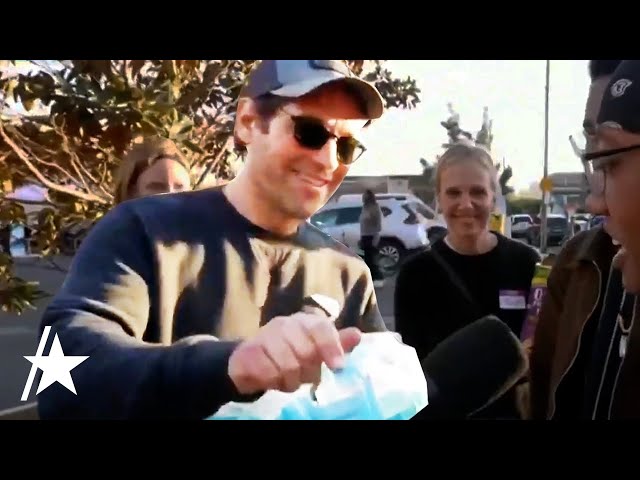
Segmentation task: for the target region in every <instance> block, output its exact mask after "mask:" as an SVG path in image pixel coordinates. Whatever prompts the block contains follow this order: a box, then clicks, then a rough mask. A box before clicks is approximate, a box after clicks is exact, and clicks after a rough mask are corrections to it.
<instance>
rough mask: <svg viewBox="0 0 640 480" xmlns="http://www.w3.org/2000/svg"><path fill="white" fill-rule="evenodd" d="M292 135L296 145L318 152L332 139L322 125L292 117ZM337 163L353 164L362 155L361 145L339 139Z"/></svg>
mask: <svg viewBox="0 0 640 480" xmlns="http://www.w3.org/2000/svg"><path fill="white" fill-rule="evenodd" d="M292 118H293V122H294V127H293V134H294V136H295V138H296V140H297V141H298V143H299V144H300V145H301V146H302V147H304V148H309V149H311V150H320V149H321V148H322V147H324V146H325V144H326V143H327V142H328V141H329V139H331V138H332V137H333V135H332V134H331V133H330V132H329V131H328V130H327V129H326V127H325V126H324V124H323V123H322V122H321V121H319V120H316V119H313V118H305V117H292ZM336 148H337V154H338V161H339V162H340V163H342V164H344V165H349V164H351V163H353V162H355V161H356V160H357V159H358V158H359V157H360V156H361V155H362V154H363V153H364V150H365V149H364V147H363V146H362V144H361V143H360V142H359V141H358V140H356V139H355V138H352V137H341V138H339V139H338V141H337V147H336Z"/></svg>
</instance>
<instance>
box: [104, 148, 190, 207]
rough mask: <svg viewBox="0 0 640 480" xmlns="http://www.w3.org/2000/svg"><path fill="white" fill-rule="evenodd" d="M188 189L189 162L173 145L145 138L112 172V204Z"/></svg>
mask: <svg viewBox="0 0 640 480" xmlns="http://www.w3.org/2000/svg"><path fill="white" fill-rule="evenodd" d="M190 189H191V176H190V169H189V163H188V161H187V159H186V158H185V156H184V155H183V154H182V152H180V150H179V149H178V147H177V146H176V144H175V143H173V142H172V141H171V140H169V139H166V138H162V137H148V138H145V139H144V140H143V141H142V143H136V144H134V145H133V146H132V147H131V149H130V150H129V152H128V153H127V155H126V156H125V157H124V158H123V159H122V162H121V163H120V165H119V167H118V170H117V171H116V173H115V187H114V203H115V204H116V205H117V204H119V203H122V202H124V201H126V200H130V199H132V198H139V197H145V196H147V195H157V194H160V193H172V192H182V191H185V190H190Z"/></svg>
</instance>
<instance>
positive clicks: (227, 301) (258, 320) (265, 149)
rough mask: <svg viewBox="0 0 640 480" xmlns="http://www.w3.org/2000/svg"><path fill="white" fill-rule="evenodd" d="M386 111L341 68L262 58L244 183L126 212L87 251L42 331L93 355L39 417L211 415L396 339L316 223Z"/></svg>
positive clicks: (348, 256) (245, 132) (242, 128)
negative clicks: (372, 341)
mask: <svg viewBox="0 0 640 480" xmlns="http://www.w3.org/2000/svg"><path fill="white" fill-rule="evenodd" d="M383 109H384V107H383V99H382V97H381V96H380V94H379V92H378V91H377V90H376V89H375V87H374V86H372V85H370V84H368V83H367V82H365V81H363V80H361V79H358V78H357V77H355V76H354V75H353V74H352V73H351V72H350V71H349V70H348V67H347V66H346V64H344V63H343V62H341V61H337V60H265V61H262V62H261V63H260V64H259V65H258V66H257V67H256V68H255V69H254V71H253V72H252V73H251V74H250V76H249V78H248V80H247V83H246V85H245V87H244V89H243V91H242V93H241V97H240V100H239V103H238V109H237V113H236V120H235V130H234V138H235V142H236V146H237V147H238V148H240V149H242V150H243V151H244V152H245V154H246V161H245V166H244V168H243V170H242V172H241V173H240V174H239V175H238V176H237V177H236V178H235V179H234V180H233V181H231V182H230V183H228V184H227V185H225V186H224V187H216V188H212V189H207V190H201V191H194V192H184V193H179V194H172V195H161V196H154V197H147V198H142V199H138V200H133V201H130V202H125V203H123V204H121V205H119V206H117V207H116V208H114V209H113V210H112V211H110V212H109V213H108V214H107V215H106V216H105V217H104V218H103V219H102V220H100V222H98V224H97V225H96V226H95V227H94V229H93V230H92V232H91V233H90V234H89V236H88V237H87V239H86V240H85V241H84V242H83V244H82V246H81V248H80V251H79V252H78V254H77V255H76V257H75V258H74V261H73V265H72V267H71V269H70V272H69V274H68V277H67V279H66V281H65V283H64V285H63V286H62V288H61V290H60V292H59V293H58V294H57V295H56V297H55V299H54V300H53V301H52V303H51V304H50V305H49V307H48V308H47V310H46V311H45V313H44V316H43V319H42V328H44V327H45V326H49V325H50V326H51V335H50V336H51V337H53V335H54V334H57V335H58V337H59V341H60V344H61V346H62V349H63V350H64V353H65V355H80V356H88V357H89V358H87V360H86V361H84V362H82V363H81V364H80V365H78V366H77V367H76V368H75V369H74V370H73V381H74V384H75V387H76V391H77V395H74V393H72V392H71V391H69V390H67V389H66V388H65V387H64V386H62V385H60V384H58V383H54V384H53V385H51V386H50V387H49V388H47V389H46V390H44V391H43V392H41V393H40V394H39V395H38V400H39V413H40V416H41V418H43V419H49V418H58V419H60V418H109V419H111V418H125V419H126V418H192V419H201V418H205V417H207V416H209V415H212V414H213V413H214V412H215V411H217V410H218V408H219V407H220V406H222V405H223V404H225V403H227V402H230V401H242V400H251V399H255V398H257V397H259V396H260V395H261V394H262V393H263V392H264V391H266V390H268V389H278V390H283V391H293V390H296V389H297V388H298V387H299V386H300V385H301V384H303V383H310V382H315V381H317V380H318V375H319V370H320V365H321V363H322V362H326V364H327V365H328V366H329V367H330V368H334V369H335V368H339V367H340V366H341V365H342V363H343V361H344V355H345V353H348V352H349V351H351V350H352V349H353V348H354V347H355V346H356V345H357V344H358V343H359V341H360V334H361V332H370V331H383V330H385V326H384V322H383V320H382V317H381V315H380V312H379V310H378V307H377V303H376V297H375V291H374V288H373V282H372V279H371V275H370V272H369V270H368V268H367V267H366V265H365V264H364V262H363V261H362V260H361V259H360V258H359V257H358V256H357V255H356V254H355V253H352V252H351V251H350V250H348V249H347V248H346V247H344V246H343V245H341V244H340V243H338V242H337V241H335V240H333V239H331V238H330V237H329V236H327V235H325V234H323V233H322V232H320V231H319V230H317V229H316V228H314V227H313V226H311V225H310V224H309V223H308V222H306V219H308V218H309V217H310V216H311V215H312V214H313V213H315V212H316V211H317V210H318V209H319V208H320V207H322V206H323V205H324V203H325V202H326V201H327V200H328V199H329V198H330V197H331V195H332V194H333V193H334V192H335V191H336V189H337V188H338V186H339V185H340V183H341V182H342V180H343V179H344V177H345V175H346V174H347V172H348V170H349V166H350V164H351V163H352V162H354V161H355V160H357V158H358V156H359V155H360V154H361V153H362V151H363V148H362V145H361V144H360V143H359V142H358V140H357V135H358V133H359V132H360V131H361V130H362V129H363V128H365V127H366V126H367V125H368V124H369V123H370V121H371V120H373V119H376V118H379V117H380V116H381V115H382V113H383ZM327 297H328V298H331V299H334V300H335V301H337V303H338V305H337V306H338V309H337V311H335V312H334V311H333V309H334V308H333V307H332V306H331V305H326V304H324V303H323V302H324V301H325V300H323V299H326V298H327ZM310 305H315V306H316V307H317V308H315V309H312V310H309V309H308V308H309V306H310Z"/></svg>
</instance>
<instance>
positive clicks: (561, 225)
mask: <svg viewBox="0 0 640 480" xmlns="http://www.w3.org/2000/svg"><path fill="white" fill-rule="evenodd" d="M540 223H541V220H540V219H539V218H537V219H536V221H535V222H534V224H533V225H531V226H530V227H529V229H528V230H527V237H526V239H527V242H528V243H529V244H530V245H533V246H540ZM571 234H572V233H571V222H570V221H569V219H568V218H567V217H565V216H564V215H560V214H557V213H550V214H548V215H547V246H550V247H552V246H560V245H562V244H563V243H564V242H565V240H567V238H569V237H570V236H571Z"/></svg>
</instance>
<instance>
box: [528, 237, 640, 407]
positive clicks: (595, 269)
mask: <svg viewBox="0 0 640 480" xmlns="http://www.w3.org/2000/svg"><path fill="white" fill-rule="evenodd" d="M614 252H615V250H614V248H613V246H612V244H611V238H610V237H609V236H608V235H607V234H606V233H605V232H604V231H603V230H602V229H601V228H595V229H592V230H589V231H586V232H581V233H579V234H578V235H576V236H575V237H573V238H572V239H571V240H569V242H567V244H566V245H565V247H564V248H563V249H562V251H561V252H560V254H559V255H558V257H557V259H556V261H555V263H554V266H553V270H552V271H551V274H550V276H549V280H548V291H547V295H546V296H545V298H544V300H543V304H542V309H541V311H540V317H539V320H538V326H537V328H536V333H535V337H534V342H533V348H532V351H531V358H530V393H529V395H530V418H532V419H549V418H552V417H553V415H554V413H555V409H556V392H557V390H558V387H559V385H560V383H561V382H562V380H563V379H564V378H565V376H566V375H567V373H568V372H569V370H570V369H571V367H572V366H573V363H574V361H575V360H576V357H577V355H578V351H579V346H580V340H581V336H582V333H583V331H584V328H585V325H586V324H587V322H588V321H592V322H598V320H599V317H600V311H601V308H599V305H598V301H599V299H600V297H601V296H602V295H604V293H605V288H606V286H607V282H608V278H609V271H610V267H611V260H612V257H613V254H614ZM637 314H638V305H637V304H636V311H635V315H636V316H637ZM639 374H640V328H639V327H635V328H633V329H632V330H631V333H630V337H629V343H628V347H627V354H626V357H625V359H624V361H623V364H622V367H621V371H620V377H619V379H618V382H617V386H616V391H615V393H614V399H613V407H612V414H611V417H612V418H640V375H639ZM576 408H581V405H579V406H576Z"/></svg>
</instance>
